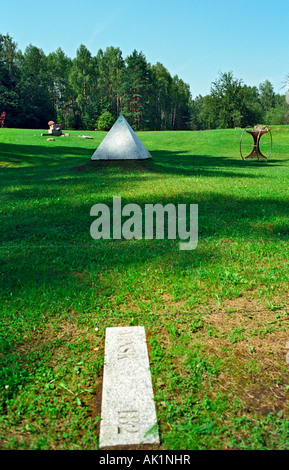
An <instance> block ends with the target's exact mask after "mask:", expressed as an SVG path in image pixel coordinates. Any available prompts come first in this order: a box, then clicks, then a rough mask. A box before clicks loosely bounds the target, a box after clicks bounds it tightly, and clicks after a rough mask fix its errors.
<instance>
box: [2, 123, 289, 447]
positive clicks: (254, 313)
mask: <svg viewBox="0 0 289 470" xmlns="http://www.w3.org/2000/svg"><path fill="white" fill-rule="evenodd" d="M271 130H272V136H273V150H272V155H271V158H270V160H269V162H268V163H263V162H252V161H251V162H244V161H243V160H241V158H240V155H239V142H240V136H241V130H240V129H234V130H214V131H200V132H143V133H141V132H140V133H138V135H139V137H140V138H141V140H142V141H143V143H144V144H145V145H146V147H147V148H148V150H149V151H150V152H151V154H152V156H153V159H152V160H151V161H146V162H141V163H125V164H115V163H114V164H111V165H110V164H100V165H97V164H96V165H91V164H90V163H89V160H90V157H91V155H92V153H93V152H94V150H95V148H96V147H97V146H98V144H99V143H100V142H101V140H102V139H103V137H104V135H105V133H102V132H84V133H83V132H79V131H71V132H70V136H69V137H65V138H60V137H58V138H55V141H54V142H48V141H47V140H46V138H45V137H41V132H43V131H41V130H37V131H35V130H20V129H17V130H15V129H1V130H0V181H1V207H0V211H1V248H0V258H1V272H0V279H1V281H0V282H1V304H0V309H1V322H0V335H1V336H0V360H1V368H0V390H1V395H0V404H1V405H0V406H1V407H0V410H1V414H0V448H1V449H42V450H46V449H48V450H51V449H76V450H77V449H83V450H85V449H98V433H99V420H100V398H101V387H102V368H103V359H104V337H105V329H106V327H109V326H125V325H127V326H129V325H143V326H145V329H146V335H147V343H148V349H149V356H150V366H151V374H152V380H153V388H154V394H155V401H156V410H157V416H158V423H159V432H160V437H161V445H160V447H159V448H160V449H172V450H174V449H191V450H195V449H198V450H201V449H205V450H209V449H213V450H219V449H220V450H223V449H241V450H246V449H254V450H255V449H267V450H275V449H278V450H281V449H288V448H289V420H288V417H289V409H288V394H289V365H288V363H287V362H286V354H287V351H288V349H287V348H286V343H287V341H289V328H288V326H289V305H288V298H289V295H288V281H289V270H288V255H289V245H288V237H289V224H288V216H289V192H288V181H289V178H288V177H289V127H288V126H280V127H273V128H272V129H271ZM44 131H46V130H44ZM83 134H85V135H90V136H92V137H93V139H92V140H87V139H81V138H80V137H79V135H83ZM113 196H121V197H122V203H123V204H126V203H128V202H134V203H137V204H139V205H140V206H141V207H144V205H145V204H146V203H161V204H166V203H174V204H180V203H186V204H187V205H189V204H198V207H199V241H198V246H197V248H196V249H195V250H192V251H180V249H179V243H178V241H177V240H169V239H166V240H156V239H153V240H146V239H144V238H143V239H140V240H116V241H113V240H93V239H92V238H91V236H90V225H91V223H92V220H93V219H92V217H91V216H90V209H91V207H92V205H94V204H96V203H98V202H100V203H105V204H107V205H109V206H110V207H111V206H112V198H113Z"/></svg>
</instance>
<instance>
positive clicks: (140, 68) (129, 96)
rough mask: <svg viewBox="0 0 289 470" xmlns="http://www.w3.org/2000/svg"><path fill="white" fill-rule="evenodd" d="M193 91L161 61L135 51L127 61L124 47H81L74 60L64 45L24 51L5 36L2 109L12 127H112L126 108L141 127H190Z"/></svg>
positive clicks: (0, 63) (0, 41) (0, 57)
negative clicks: (55, 123)
mask: <svg viewBox="0 0 289 470" xmlns="http://www.w3.org/2000/svg"><path fill="white" fill-rule="evenodd" d="M190 105H191V93H190V89H189V86H188V85H187V84H186V83H184V81H183V80H182V79H180V78H179V77H178V76H174V77H171V75H170V73H169V72H168V70H167V69H166V68H165V67H164V66H163V65H162V64H160V63H157V64H156V65H150V64H149V63H148V62H147V61H146V58H145V56H144V54H143V53H142V52H137V51H136V50H134V51H133V52H132V54H131V55H129V56H128V57H127V58H126V59H124V58H123V57H122V52H121V50H120V49H119V48H115V47H108V48H107V49H106V50H105V51H103V50H101V49H100V50H99V51H98V53H97V54H96V56H93V55H92V54H91V52H90V51H89V50H88V49H87V48H86V47H85V46H84V45H81V46H80V47H79V49H78V50H77V53H76V57H75V58H74V59H70V58H69V57H67V56H66V55H65V53H64V52H63V51H62V49H61V48H59V49H57V51H56V52H51V53H50V54H48V55H45V54H44V52H43V51H42V50H41V49H39V48H38V47H36V46H33V45H30V46H28V47H27V48H26V50H25V52H24V53H22V52H21V51H19V50H18V49H17V44H16V43H15V42H14V41H13V39H12V38H11V37H10V36H9V35H8V34H7V35H6V36H3V35H0V112H1V111H6V113H7V118H6V119H7V125H9V126H11V127H34V128H37V127H38V128H42V127H47V122H48V121H49V120H56V121H58V122H61V123H62V124H63V126H64V127H65V128H85V129H95V128H100V127H109V126H110V124H111V122H113V121H114V120H115V119H116V118H117V116H118V115H119V114H120V113H121V112H122V113H124V114H125V116H126V117H127V118H128V120H129V121H130V123H131V124H132V125H133V126H134V128H135V129H136V130H139V129H145V130H146V129H147V130H153V129H161V130H162V129H188V128H189V127H190Z"/></svg>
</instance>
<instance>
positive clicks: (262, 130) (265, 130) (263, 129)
mask: <svg viewBox="0 0 289 470" xmlns="http://www.w3.org/2000/svg"><path fill="white" fill-rule="evenodd" d="M245 132H246V133H247V134H250V135H251V136H252V137H253V140H254V142H253V150H252V151H251V153H250V154H249V155H247V156H245V157H244V155H243V151H242V150H243V149H244V147H245V146H248V144H244V142H243V137H244V133H245ZM264 134H267V135H268V136H269V142H266V143H265V145H268V147H267V148H266V152H265V151H264V150H263V148H262V151H261V149H260V139H261V137H262V135H264ZM265 145H264V146H263V147H264V148H265ZM250 147H251V148H252V144H251V145H250ZM267 150H269V151H267ZM263 152H264V153H263ZM271 152H272V134H271V130H270V127H268V126H254V127H252V126H247V127H246V128H245V129H244V130H243V132H242V135H241V139H240V154H241V158H242V159H243V160H254V159H257V160H258V161H259V160H265V161H266V162H267V161H268V160H269V158H270V155H271ZM267 153H268V155H267ZM264 154H265V155H264Z"/></svg>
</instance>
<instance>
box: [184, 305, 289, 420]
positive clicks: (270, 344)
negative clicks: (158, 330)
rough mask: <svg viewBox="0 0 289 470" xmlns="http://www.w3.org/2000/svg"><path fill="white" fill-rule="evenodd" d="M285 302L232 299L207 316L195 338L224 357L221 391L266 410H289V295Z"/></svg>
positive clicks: (260, 410)
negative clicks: (266, 303) (288, 304)
mask: <svg viewBox="0 0 289 470" xmlns="http://www.w3.org/2000/svg"><path fill="white" fill-rule="evenodd" d="M282 304H283V306H281V305H282ZM282 304H281V303H280V304H279V307H278V303H277V302H276V301H275V302H274V304H272V307H271V308H269V307H266V306H264V305H263V304H262V303H260V302H258V301H257V300H256V299H247V298H238V299H234V300H228V301H226V302H224V304H223V305H222V306H221V307H220V308H219V309H217V310H215V311H212V312H211V313H210V314H208V315H206V317H205V319H204V328H203V329H202V332H201V336H200V335H195V338H192V340H193V342H194V341H198V342H199V341H200V339H201V343H202V345H203V346H204V347H205V349H206V354H207V355H208V356H209V357H210V356H211V357H219V358H221V360H222V371H221V373H220V374H219V375H218V390H216V393H217V392H219V391H223V392H225V393H226V395H227V396H228V398H230V399H236V398H237V399H238V400H239V401H240V402H242V404H243V405H245V406H247V407H248V408H250V409H251V410H252V409H254V411H255V412H257V413H261V414H267V413H269V412H274V413H275V412H280V411H284V410H285V409H287V410H288V404H287V402H288V386H289V366H288V364H287V363H286V353H287V351H288V350H287V349H286V343H287V341H288V339H289V333H288V331H289V330H288V325H289V310H286V306H284V299H283V301H282ZM274 305H275V307H274Z"/></svg>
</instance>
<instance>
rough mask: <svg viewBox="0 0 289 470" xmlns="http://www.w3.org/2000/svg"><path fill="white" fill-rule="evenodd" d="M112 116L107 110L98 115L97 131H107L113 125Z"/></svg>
mask: <svg viewBox="0 0 289 470" xmlns="http://www.w3.org/2000/svg"><path fill="white" fill-rule="evenodd" d="M113 121H114V119H113V117H112V115H111V113H110V112H109V111H105V112H104V113H102V115H101V116H99V118H98V121H97V129H98V130H99V131H108V130H109V129H110V128H111V126H112V125H113Z"/></svg>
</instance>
